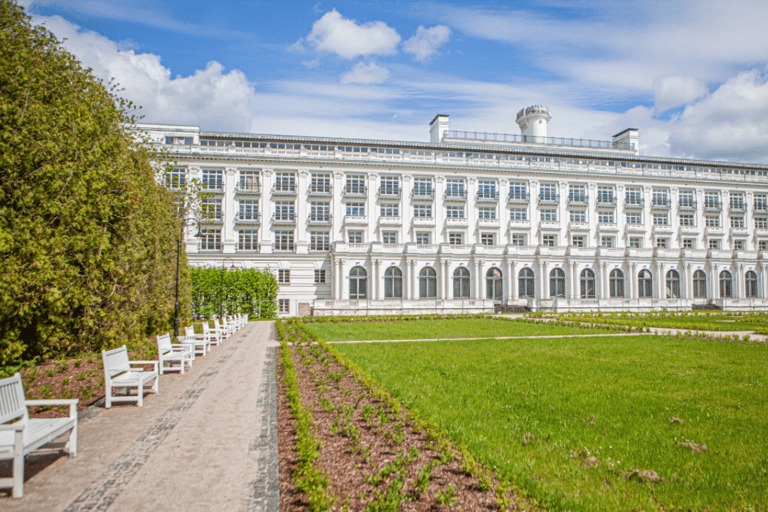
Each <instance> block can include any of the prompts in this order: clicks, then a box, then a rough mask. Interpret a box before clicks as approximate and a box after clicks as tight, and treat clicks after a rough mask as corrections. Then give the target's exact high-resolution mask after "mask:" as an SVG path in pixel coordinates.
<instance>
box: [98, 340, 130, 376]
mask: <svg viewBox="0 0 768 512" xmlns="http://www.w3.org/2000/svg"><path fill="white" fill-rule="evenodd" d="M101 358H102V359H103V360H104V373H106V375H107V377H112V376H113V375H114V374H115V373H118V372H129V371H131V366H130V365H129V364H128V349H127V348H125V345H123V346H122V347H120V348H113V349H112V350H102V351H101Z"/></svg>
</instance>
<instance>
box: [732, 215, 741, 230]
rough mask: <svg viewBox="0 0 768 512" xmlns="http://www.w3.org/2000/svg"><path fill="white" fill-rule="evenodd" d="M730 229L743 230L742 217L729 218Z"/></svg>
mask: <svg viewBox="0 0 768 512" xmlns="http://www.w3.org/2000/svg"><path fill="white" fill-rule="evenodd" d="M731 227H732V228H735V229H743V228H744V217H742V216H738V217H731Z"/></svg>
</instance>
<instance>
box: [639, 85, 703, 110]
mask: <svg viewBox="0 0 768 512" xmlns="http://www.w3.org/2000/svg"><path fill="white" fill-rule="evenodd" d="M653 89H654V105H655V106H656V110H657V111H658V112H664V111H666V110H669V109H671V108H675V107H679V106H681V105H686V104H688V103H691V102H692V101H695V100H698V99H699V98H701V97H702V96H706V95H707V93H708V92H709V91H708V90H707V85H706V84H705V83H704V82H702V81H701V80H699V79H698V78H694V77H691V76H668V77H664V78H660V79H656V81H655V82H654V84H653Z"/></svg>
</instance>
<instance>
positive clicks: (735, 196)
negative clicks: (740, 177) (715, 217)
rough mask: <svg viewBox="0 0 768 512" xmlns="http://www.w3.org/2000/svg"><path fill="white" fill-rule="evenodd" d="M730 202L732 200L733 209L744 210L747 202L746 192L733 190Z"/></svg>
mask: <svg viewBox="0 0 768 512" xmlns="http://www.w3.org/2000/svg"><path fill="white" fill-rule="evenodd" d="M730 202H731V205H730V206H731V210H744V209H746V207H745V202H744V194H742V193H739V192H731V195H730Z"/></svg>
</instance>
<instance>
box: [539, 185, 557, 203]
mask: <svg viewBox="0 0 768 512" xmlns="http://www.w3.org/2000/svg"><path fill="white" fill-rule="evenodd" d="M559 199H560V196H559V195H558V193H557V183H542V184H541V186H540V188H539V201H550V202H554V201H558V200H559Z"/></svg>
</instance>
